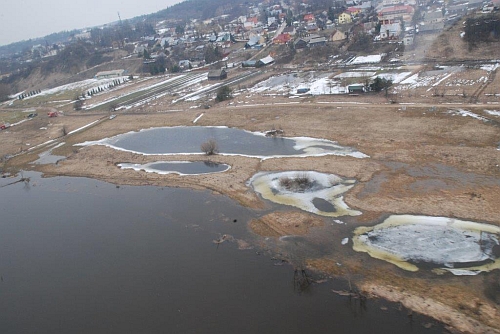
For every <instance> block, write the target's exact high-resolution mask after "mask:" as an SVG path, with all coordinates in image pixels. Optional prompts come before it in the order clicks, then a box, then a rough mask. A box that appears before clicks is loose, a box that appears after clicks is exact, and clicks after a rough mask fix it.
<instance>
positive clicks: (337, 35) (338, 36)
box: [330, 30, 347, 42]
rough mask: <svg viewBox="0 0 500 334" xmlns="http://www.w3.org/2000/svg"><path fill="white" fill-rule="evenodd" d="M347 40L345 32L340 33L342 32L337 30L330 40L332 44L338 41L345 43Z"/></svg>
mask: <svg viewBox="0 0 500 334" xmlns="http://www.w3.org/2000/svg"><path fill="white" fill-rule="evenodd" d="M346 38H347V36H346V34H345V32H342V31H340V30H335V31H334V32H333V33H332V35H331V37H330V40H331V41H332V42H338V41H343V40H345V39H346Z"/></svg>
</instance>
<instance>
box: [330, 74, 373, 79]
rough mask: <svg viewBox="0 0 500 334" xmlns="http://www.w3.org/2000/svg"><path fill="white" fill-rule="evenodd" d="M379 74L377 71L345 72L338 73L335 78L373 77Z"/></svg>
mask: <svg viewBox="0 0 500 334" xmlns="http://www.w3.org/2000/svg"><path fill="white" fill-rule="evenodd" d="M376 74H377V72H344V73H340V74H337V75H336V76H335V79H343V78H367V77H373V76H375V75H376Z"/></svg>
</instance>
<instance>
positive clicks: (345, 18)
mask: <svg viewBox="0 0 500 334" xmlns="http://www.w3.org/2000/svg"><path fill="white" fill-rule="evenodd" d="M338 20H339V24H346V23H351V22H352V17H351V14H349V13H342V14H340V15H339V18H338Z"/></svg>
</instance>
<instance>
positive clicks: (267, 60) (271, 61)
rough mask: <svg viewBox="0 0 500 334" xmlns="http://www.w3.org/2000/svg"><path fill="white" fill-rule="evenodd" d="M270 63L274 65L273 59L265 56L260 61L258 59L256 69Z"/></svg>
mask: <svg viewBox="0 0 500 334" xmlns="http://www.w3.org/2000/svg"><path fill="white" fill-rule="evenodd" d="M272 63H274V58H273V57H271V56H267V57H264V58H262V59H259V61H258V62H257V67H260V66H266V65H270V64H272Z"/></svg>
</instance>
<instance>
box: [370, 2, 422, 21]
mask: <svg viewBox="0 0 500 334" xmlns="http://www.w3.org/2000/svg"><path fill="white" fill-rule="evenodd" d="M414 11H415V10H414V9H413V7H412V6H408V5H403V6H393V7H384V8H382V9H381V10H380V11H379V12H378V20H379V22H380V23H382V24H390V23H392V22H394V20H397V19H399V18H401V17H402V18H403V20H404V21H406V22H409V21H411V19H412V18H413V13H414Z"/></svg>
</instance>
